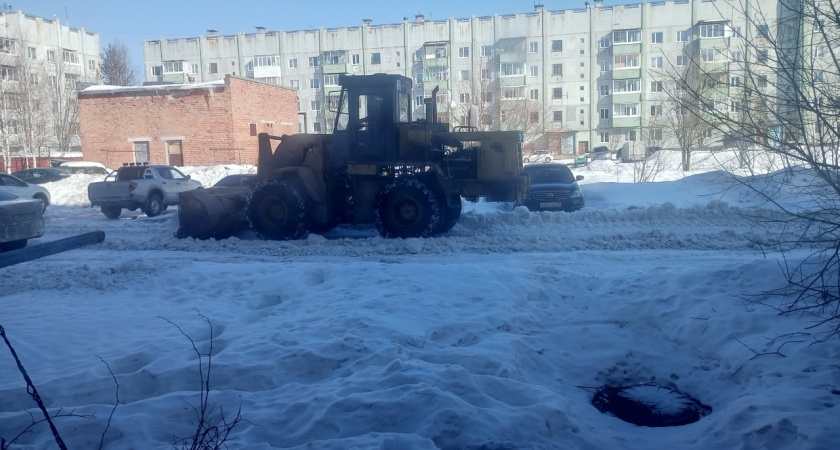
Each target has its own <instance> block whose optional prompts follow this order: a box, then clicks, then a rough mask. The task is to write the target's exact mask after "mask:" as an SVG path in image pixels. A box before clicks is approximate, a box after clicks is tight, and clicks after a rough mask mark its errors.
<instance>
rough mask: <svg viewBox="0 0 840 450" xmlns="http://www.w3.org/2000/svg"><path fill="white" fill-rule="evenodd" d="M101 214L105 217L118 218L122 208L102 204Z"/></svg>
mask: <svg viewBox="0 0 840 450" xmlns="http://www.w3.org/2000/svg"><path fill="white" fill-rule="evenodd" d="M102 214H105V217H107V218H109V219H119V218H120V214H122V208H120V207H119V206H103V207H102Z"/></svg>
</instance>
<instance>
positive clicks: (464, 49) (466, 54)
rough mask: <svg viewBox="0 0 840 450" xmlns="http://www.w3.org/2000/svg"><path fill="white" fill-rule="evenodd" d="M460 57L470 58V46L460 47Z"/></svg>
mask: <svg viewBox="0 0 840 450" xmlns="http://www.w3.org/2000/svg"><path fill="white" fill-rule="evenodd" d="M458 57H459V58H469V57H470V48H469V47H458Z"/></svg>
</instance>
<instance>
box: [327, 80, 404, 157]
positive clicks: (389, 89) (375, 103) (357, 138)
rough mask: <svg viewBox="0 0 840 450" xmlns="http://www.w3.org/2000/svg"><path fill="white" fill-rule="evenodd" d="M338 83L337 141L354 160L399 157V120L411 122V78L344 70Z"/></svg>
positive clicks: (336, 143) (400, 121)
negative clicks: (340, 87) (365, 74)
mask: <svg viewBox="0 0 840 450" xmlns="http://www.w3.org/2000/svg"><path fill="white" fill-rule="evenodd" d="M339 83H340V84H341V86H342V90H341V97H340V99H339V110H338V114H337V115H336V122H335V133H334V135H335V138H336V139H335V145H337V146H339V145H342V143H345V144H346V145H347V149H346V150H347V152H346V154H347V156H348V160H349V161H351V162H365V163H376V162H392V161H396V160H397V157H398V155H399V145H398V142H397V141H398V131H397V128H398V124H401V123H410V122H411V79H409V78H407V77H404V76H401V75H390V74H375V75H367V76H355V77H354V76H349V75H343V74H342V75H341V76H340V77H339ZM342 141H343V142H342Z"/></svg>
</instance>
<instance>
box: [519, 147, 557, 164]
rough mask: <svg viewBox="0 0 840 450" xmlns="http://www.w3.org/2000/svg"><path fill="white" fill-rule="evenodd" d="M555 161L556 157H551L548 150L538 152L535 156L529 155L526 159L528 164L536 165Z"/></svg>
mask: <svg viewBox="0 0 840 450" xmlns="http://www.w3.org/2000/svg"><path fill="white" fill-rule="evenodd" d="M553 160H554V157H553V156H551V153H549V151H548V150H537V151H535V152H534V153H533V154H531V155H528V156H526V157H525V162H526V163H535V162H543V163H550V162H551V161H553Z"/></svg>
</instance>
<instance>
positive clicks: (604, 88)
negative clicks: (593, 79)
mask: <svg viewBox="0 0 840 450" xmlns="http://www.w3.org/2000/svg"><path fill="white" fill-rule="evenodd" d="M598 91H599V92H600V93H601V95H604V96H606V95H610V85H609V84H602V85H600V86H598Z"/></svg>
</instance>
